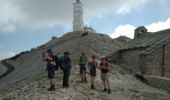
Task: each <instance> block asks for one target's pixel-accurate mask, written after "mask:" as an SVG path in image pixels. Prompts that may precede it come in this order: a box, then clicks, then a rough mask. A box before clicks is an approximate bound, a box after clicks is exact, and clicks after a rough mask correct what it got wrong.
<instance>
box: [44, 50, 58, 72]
mask: <svg viewBox="0 0 170 100" xmlns="http://www.w3.org/2000/svg"><path fill="white" fill-rule="evenodd" d="M47 52H48V53H49V54H50V55H51V56H52V57H53V59H54V61H55V63H56V66H55V70H56V71H57V70H58V69H59V66H60V63H59V58H58V54H56V55H54V54H53V51H52V50H51V49H48V50H47Z"/></svg>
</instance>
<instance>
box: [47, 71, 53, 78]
mask: <svg viewBox="0 0 170 100" xmlns="http://www.w3.org/2000/svg"><path fill="white" fill-rule="evenodd" d="M54 77H55V71H48V78H49V79H53V78H54Z"/></svg>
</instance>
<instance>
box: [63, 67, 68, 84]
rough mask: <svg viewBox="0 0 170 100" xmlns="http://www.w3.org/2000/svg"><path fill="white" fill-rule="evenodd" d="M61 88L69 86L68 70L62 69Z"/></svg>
mask: <svg viewBox="0 0 170 100" xmlns="http://www.w3.org/2000/svg"><path fill="white" fill-rule="evenodd" d="M63 74H64V75H63V87H68V86H69V75H70V69H64V70H63Z"/></svg>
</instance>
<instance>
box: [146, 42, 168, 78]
mask: <svg viewBox="0 0 170 100" xmlns="http://www.w3.org/2000/svg"><path fill="white" fill-rule="evenodd" d="M169 51H170V43H167V44H166V45H165V66H164V77H170V52H169ZM162 57H163V48H162V46H161V47H160V48H158V49H156V50H155V51H154V52H153V53H151V54H149V55H147V56H146V57H145V65H146V73H147V74H150V75H156V76H162V73H163V65H162V60H163V59H162Z"/></svg>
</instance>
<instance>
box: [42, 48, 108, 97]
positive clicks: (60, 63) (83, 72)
mask: <svg viewBox="0 0 170 100" xmlns="http://www.w3.org/2000/svg"><path fill="white" fill-rule="evenodd" d="M69 55H70V53H69V52H64V53H63V55H62V56H61V57H58V56H57V55H54V54H53V52H52V50H51V49H49V50H47V51H46V52H44V53H42V58H43V60H44V61H46V70H47V73H48V79H49V83H50V88H48V91H55V71H56V70H59V69H61V70H62V71H63V84H62V86H63V87H69V75H70V69H71V67H72V65H71V59H70V57H69ZM78 62H79V68H80V77H81V82H82V83H87V82H88V81H87V73H88V72H89V74H90V83H91V89H95V80H96V75H97V72H96V70H97V69H99V70H100V75H101V80H102V81H103V86H104V89H103V92H107V93H108V94H110V93H111V89H110V83H109V75H108V72H109V69H110V64H109V63H108V60H107V58H106V57H102V58H101V61H100V63H98V61H97V59H96V56H95V55H92V57H90V59H88V57H87V56H86V54H85V53H84V52H82V54H81V56H80V58H79V61H78ZM87 69H89V70H88V71H87Z"/></svg>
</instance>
